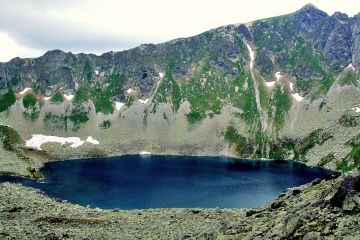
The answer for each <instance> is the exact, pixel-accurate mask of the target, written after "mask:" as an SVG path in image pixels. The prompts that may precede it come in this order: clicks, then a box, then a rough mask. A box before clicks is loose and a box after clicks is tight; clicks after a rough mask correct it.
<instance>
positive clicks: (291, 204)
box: [0, 169, 360, 239]
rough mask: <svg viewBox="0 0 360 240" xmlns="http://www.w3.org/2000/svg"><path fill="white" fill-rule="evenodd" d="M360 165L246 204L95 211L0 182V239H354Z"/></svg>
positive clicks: (359, 219)
mask: <svg viewBox="0 0 360 240" xmlns="http://www.w3.org/2000/svg"><path fill="white" fill-rule="evenodd" d="M359 227H360V169H359V170H357V171H354V172H352V173H349V174H342V175H341V176H334V177H333V178H332V179H328V180H322V181H321V180H315V181H313V182H312V183H309V184H307V185H303V186H300V187H296V188H291V189H288V190H287V191H286V192H284V193H283V194H281V195H280V196H279V197H278V198H277V199H276V200H275V201H274V202H273V203H271V204H269V205H265V206H262V207H259V208H254V209H149V210H133V211H123V210H117V209H114V210H102V209H91V208H86V207H82V206H79V205H74V204H70V203H67V202H66V201H62V200H59V199H51V198H49V197H47V196H45V195H44V194H43V193H41V192H39V191H38V190H34V189H31V188H27V187H24V186H21V185H18V184H12V183H2V184H0V238H1V239H358V238H359V236H360V228H359Z"/></svg>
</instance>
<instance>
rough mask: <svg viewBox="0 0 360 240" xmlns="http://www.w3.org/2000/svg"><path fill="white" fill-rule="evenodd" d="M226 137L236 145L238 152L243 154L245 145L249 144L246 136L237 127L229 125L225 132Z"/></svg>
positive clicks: (239, 154)
mask: <svg viewBox="0 0 360 240" xmlns="http://www.w3.org/2000/svg"><path fill="white" fill-rule="evenodd" d="M224 138H225V140H226V141H227V142H229V143H230V144H231V145H235V146H236V153H237V154H238V156H241V155H242V154H243V153H244V150H245V147H246V145H247V141H246V138H245V137H243V136H242V135H241V134H239V133H238V131H237V130H236V128H235V127H233V126H228V128H227V129H226V132H225V134H224Z"/></svg>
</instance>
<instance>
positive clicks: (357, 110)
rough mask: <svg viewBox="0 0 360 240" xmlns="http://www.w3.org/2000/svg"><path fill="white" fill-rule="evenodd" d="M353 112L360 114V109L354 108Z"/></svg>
mask: <svg viewBox="0 0 360 240" xmlns="http://www.w3.org/2000/svg"><path fill="white" fill-rule="evenodd" d="M352 110H354V111H355V112H356V113H360V107H353V108H352Z"/></svg>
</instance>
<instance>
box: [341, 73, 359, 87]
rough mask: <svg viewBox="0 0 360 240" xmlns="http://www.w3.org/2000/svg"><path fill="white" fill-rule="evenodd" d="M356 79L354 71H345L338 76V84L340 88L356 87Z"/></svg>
mask: <svg viewBox="0 0 360 240" xmlns="http://www.w3.org/2000/svg"><path fill="white" fill-rule="evenodd" d="M357 79H358V77H357V75H356V72H355V71H352V70H345V71H344V72H342V73H341V74H340V76H339V84H340V85H341V86H345V85H353V86H357V85H358V83H357Z"/></svg>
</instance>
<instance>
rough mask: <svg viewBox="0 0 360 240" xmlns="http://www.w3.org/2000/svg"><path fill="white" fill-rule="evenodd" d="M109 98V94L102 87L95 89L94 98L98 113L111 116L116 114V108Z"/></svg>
mask: <svg viewBox="0 0 360 240" xmlns="http://www.w3.org/2000/svg"><path fill="white" fill-rule="evenodd" d="M109 97H110V96H109V95H108V92H106V91H105V90H103V89H102V88H100V87H95V89H94V90H93V91H92V98H93V103H94V105H95V111H96V113H98V112H102V113H104V114H109V113H113V112H114V106H113V105H112V103H111V101H110V99H109Z"/></svg>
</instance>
